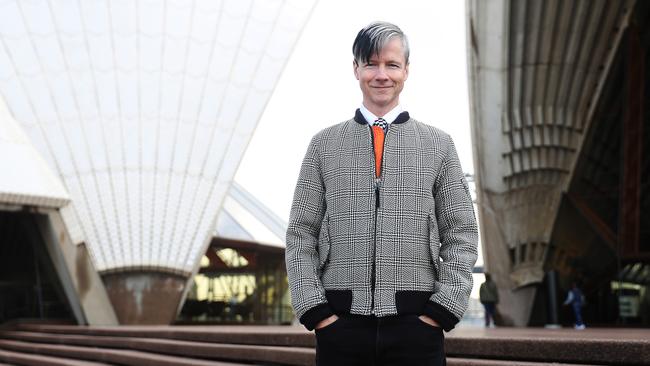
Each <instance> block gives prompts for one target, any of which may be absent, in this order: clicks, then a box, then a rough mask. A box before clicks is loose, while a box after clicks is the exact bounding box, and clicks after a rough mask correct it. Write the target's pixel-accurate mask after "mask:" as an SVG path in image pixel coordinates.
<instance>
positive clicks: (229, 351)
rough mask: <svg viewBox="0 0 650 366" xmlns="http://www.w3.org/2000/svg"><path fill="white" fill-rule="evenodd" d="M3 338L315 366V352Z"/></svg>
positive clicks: (17, 334)
mask: <svg viewBox="0 0 650 366" xmlns="http://www.w3.org/2000/svg"><path fill="white" fill-rule="evenodd" d="M0 338H5V339H14V340H20V341H25V342H37V343H45V344H63V345H75V346H87V347H98V348H118V349H130V350H136V351H146V352H152V353H156V354H168V355H176V356H184V357H191V358H204V359H216V360H229V361H248V362H273V363H277V364H283V365H312V364H313V362H314V359H315V356H316V351H315V350H314V349H313V348H303V347H283V346H263V345H240V344H221V343H206V342H190V341H181V340H171V339H154V338H132V337H110V336H90V337H89V336H87V335H63V334H50V333H34V332H21V331H0Z"/></svg>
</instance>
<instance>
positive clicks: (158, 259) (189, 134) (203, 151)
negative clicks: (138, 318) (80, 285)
mask: <svg viewBox="0 0 650 366" xmlns="http://www.w3.org/2000/svg"><path fill="white" fill-rule="evenodd" d="M313 6H314V1H313V0H310V1H305V0H293V1H273V0H264V1H245V0H224V1H213V0H200V1H171V0H170V1H146V0H142V1H132V0H111V1H108V0H91V1H87V0H83V1H82V0H78V1H72V0H68V1H56V2H52V1H45V0H35V1H18V0H9V1H7V0H0V93H1V94H2V96H3V97H4V98H5V100H6V101H7V104H8V105H9V107H10V109H11V111H12V113H13V116H14V117H15V119H16V120H17V121H18V122H19V123H20V125H21V126H22V128H23V129H24V131H25V132H26V134H27V135H28V137H29V139H30V140H31V141H32V143H33V144H34V146H35V147H36V148H37V150H38V151H39V152H40V153H41V154H42V155H43V157H44V158H45V159H46V160H47V162H48V164H49V166H50V167H51V168H52V169H53V170H55V171H56V172H57V173H58V175H59V176H60V177H61V181H62V182H63V184H64V186H65V188H66V189H67V191H68V192H69V194H70V196H71V198H72V201H73V205H72V208H71V209H70V210H67V211H66V212H64V218H67V219H66V224H67V225H69V229H70V231H72V232H75V230H77V231H78V233H77V234H71V235H73V237H75V238H78V240H80V239H81V238H83V239H84V240H85V241H86V242H87V244H88V247H89V249H90V252H91V255H92V257H93V259H94V261H95V265H96V267H97V269H98V270H100V271H107V270H115V269H120V268H127V269H128V268H139V267H142V266H147V267H159V268H161V269H171V270H175V271H179V272H182V273H191V272H192V270H193V268H195V266H196V265H197V263H198V261H199V260H200V258H201V255H202V254H203V253H204V252H205V246H206V245H207V244H208V243H209V238H210V237H211V236H212V234H213V233H214V226H215V221H216V217H217V214H218V212H219V209H220V207H221V205H222V202H223V200H224V197H225V195H226V193H227V191H228V188H229V187H230V184H231V181H232V179H233V176H234V173H235V170H236V168H237V166H238V164H239V161H240V160H241V158H242V156H243V153H244V151H245V149H246V147H247V145H248V143H249V140H250V138H251V135H252V133H253V132H254V129H255V127H256V125H257V122H258V120H259V118H260V115H261V113H262V111H263V109H264V107H265V105H266V103H267V102H268V99H269V97H270V95H271V93H272V91H273V89H274V87H275V84H276V82H277V80H278V78H279V76H280V74H281V72H282V69H283V67H284V66H285V64H286V62H287V59H288V57H289V55H290V53H291V50H292V48H293V46H294V44H295V42H296V40H297V37H298V36H299V34H300V32H301V30H302V28H303V27H304V24H305V22H306V20H307V19H308V17H309V14H310V12H311V10H312V9H313ZM75 221H76V222H78V226H79V227H78V228H77V229H74V227H73V226H74V225H75V223H74V222H75Z"/></svg>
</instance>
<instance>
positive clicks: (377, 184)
mask: <svg viewBox="0 0 650 366" xmlns="http://www.w3.org/2000/svg"><path fill="white" fill-rule="evenodd" d="M368 130H369V131H370V144H371V146H370V147H371V149H372V160H373V162H374V163H375V164H373V167H376V166H377V162H376V160H375V150H374V149H375V135H374V134H373V133H372V127H370V125H368ZM389 130H390V125H388V128H387V131H386V133H385V134H384V146H383V147H382V151H381V165H380V167H379V169H380V171H381V175H380V176H379V177H377V172H376V171H375V172H374V174H373V176H374V181H375V217H374V221H375V222H374V230H373V233H372V235H373V239H372V267H371V269H370V312H371V313H372V312H374V310H375V277H376V275H375V271H376V269H375V267H376V265H375V259H376V252H377V215H378V211H379V207H380V206H381V204H380V201H379V188H380V187H381V181H382V177H383V175H384V160H385V159H384V156H385V155H386V149H385V147H386V140H387V138H388V131H389ZM375 169H376V168H375Z"/></svg>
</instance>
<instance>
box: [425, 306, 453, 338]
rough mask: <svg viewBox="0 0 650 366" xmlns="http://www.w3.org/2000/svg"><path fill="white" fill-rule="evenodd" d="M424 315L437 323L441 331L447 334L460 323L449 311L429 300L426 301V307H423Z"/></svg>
mask: <svg viewBox="0 0 650 366" xmlns="http://www.w3.org/2000/svg"><path fill="white" fill-rule="evenodd" d="M424 315H427V316H428V317H429V318H431V319H433V320H435V321H436V322H438V324H440V326H441V327H442V329H444V330H446V331H447V332H449V331H450V330H452V329H454V327H455V326H456V324H457V323H458V322H459V321H460V319H458V318H456V316H454V314H452V313H451V312H450V311H449V310H447V309H445V308H444V307H442V305H440V304H438V303H435V302H433V301H431V300H429V301H427V305H426V306H425V307H424Z"/></svg>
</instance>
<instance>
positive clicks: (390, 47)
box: [370, 37, 406, 63]
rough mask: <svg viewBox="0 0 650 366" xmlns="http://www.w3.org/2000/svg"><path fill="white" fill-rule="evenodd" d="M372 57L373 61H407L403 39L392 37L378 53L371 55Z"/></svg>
mask: <svg viewBox="0 0 650 366" xmlns="http://www.w3.org/2000/svg"><path fill="white" fill-rule="evenodd" d="M370 59H371V60H373V61H378V60H390V61H398V62H402V63H404V62H405V61H406V55H405V54H404V45H403V44H402V40H401V39H400V38H398V37H394V38H392V39H391V40H390V41H388V43H386V45H385V46H384V47H383V48H381V49H380V50H379V51H378V52H377V53H375V54H373V55H371V56H370Z"/></svg>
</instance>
